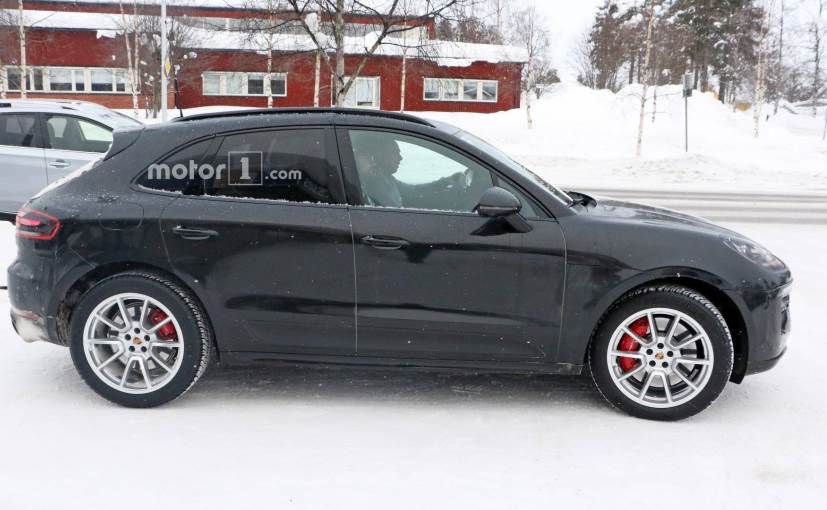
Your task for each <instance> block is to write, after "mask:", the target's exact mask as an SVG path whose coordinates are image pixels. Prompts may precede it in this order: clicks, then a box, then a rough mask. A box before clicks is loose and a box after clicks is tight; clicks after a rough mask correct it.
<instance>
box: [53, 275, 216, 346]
mask: <svg viewBox="0 0 827 510" xmlns="http://www.w3.org/2000/svg"><path fill="white" fill-rule="evenodd" d="M127 271H146V272H148V273H153V274H156V275H159V276H162V277H164V278H166V279H169V280H171V281H172V282H174V283H175V284H176V285H178V286H180V287H181V288H183V289H185V290H187V291H189V292H190V294H192V296H193V297H194V298H195V299H196V301H197V302H198V305H199V306H200V307H201V309H202V310H204V312H205V313H204V315H205V320H206V321H207V324H208V325H209V327H210V329H211V330H212V331H213V333H214V332H215V328H214V327H213V324H212V318H211V317H210V314H209V313H208V312H207V308H206V306H204V301H203V299H201V297H200V296H198V293H197V292H195V290H194V289H193V288H192V287H191V286H189V285H187V284H186V283H184V281H183V280H181V278H179V277H178V276H176V275H175V274H173V273H171V272H170V271H168V270H166V269H163V268H161V267H158V266H155V265H152V264H148V263H145V262H136V261H117V262H109V263H106V264H101V265H99V266H96V267H94V268H92V269H91V270H89V271H86V272H85V273H83V274H81V275H80V276H76V277H74V280H73V281H72V282H70V283H68V285H67V286H66V291H65V292H62V293H59V294H60V295H61V296H62V299H61V300H60V302H59V303H57V306H56V310H57V311H56V314H55V319H56V329H57V336H58V340H59V342H60V343H61V344H62V345H69V342H68V339H69V327H70V324H71V321H72V313H73V312H74V309H75V306H76V305H77V303H78V302H79V301H80V299H81V297H83V295H84V294H86V292H87V291H89V289H91V288H92V287H94V286H95V284H97V283H98V282H100V281H101V280H103V279H105V278H108V277H110V276H113V275H116V274H119V273H123V272H127ZM212 340H213V349H214V353H213V354H214V355H215V356H216V359H218V356H219V355H220V354H219V349H218V339H217V338H216V336H215V334H213V335H212Z"/></svg>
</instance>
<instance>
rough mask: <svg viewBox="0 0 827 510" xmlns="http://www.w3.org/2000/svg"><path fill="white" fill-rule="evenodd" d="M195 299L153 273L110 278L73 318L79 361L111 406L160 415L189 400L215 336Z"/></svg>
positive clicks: (88, 296)
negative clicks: (159, 409)
mask: <svg viewBox="0 0 827 510" xmlns="http://www.w3.org/2000/svg"><path fill="white" fill-rule="evenodd" d="M204 317H205V314H204V312H203V311H202V310H201V307H200V306H199V305H198V303H197V302H196V300H195V298H194V297H193V296H192V294H191V293H190V292H189V291H187V290H185V289H183V288H181V287H180V286H179V285H177V284H176V283H174V282H172V281H170V280H168V279H166V278H164V277H162V276H159V275H155V274H152V273H144V272H128V273H121V274H118V275H115V276H112V277H109V278H106V279H104V280H102V281H101V282H99V283H98V284H97V285H95V286H94V287H92V289H90V290H89V291H88V292H87V293H86V294H85V295H84V296H83V297H82V298H81V300H80V302H79V303H78V305H77V308H76V310H75V312H74V314H73V316H72V323H71V342H70V349H71V352H72V360H73V361H74V364H75V367H76V368H77V370H78V372H79V373H80V375H81V376H82V377H83V379H84V380H85V381H86V383H87V384H88V385H89V386H90V387H91V388H92V389H93V390H95V391H96V392H97V393H98V394H100V395H101V396H103V397H104V398H106V399H108V400H110V401H112V402H115V403H117V404H121V405H124V406H129V407H153V406H158V405H161V404H164V403H166V402H169V401H170V400H173V399H175V398H177V397H179V396H180V395H182V394H183V393H184V392H186V391H187V390H188V389H189V388H190V387H192V385H193V384H195V382H196V381H197V380H198V379H199V378H200V377H201V375H202V374H203V373H204V370H205V369H206V367H207V365H208V364H209V360H210V353H211V346H212V335H211V332H210V329H209V327H208V325H207V324H206V321H205V318H204Z"/></svg>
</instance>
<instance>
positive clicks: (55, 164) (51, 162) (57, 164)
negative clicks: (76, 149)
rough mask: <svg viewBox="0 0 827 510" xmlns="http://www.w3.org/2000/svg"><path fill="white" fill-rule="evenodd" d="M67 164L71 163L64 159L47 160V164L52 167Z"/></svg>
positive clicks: (62, 166) (63, 166)
mask: <svg viewBox="0 0 827 510" xmlns="http://www.w3.org/2000/svg"><path fill="white" fill-rule="evenodd" d="M69 165H71V163H67V162H66V161H63V160H62V159H57V160H55V161H50V162H49V166H50V167H52V168H66V167H68V166H69Z"/></svg>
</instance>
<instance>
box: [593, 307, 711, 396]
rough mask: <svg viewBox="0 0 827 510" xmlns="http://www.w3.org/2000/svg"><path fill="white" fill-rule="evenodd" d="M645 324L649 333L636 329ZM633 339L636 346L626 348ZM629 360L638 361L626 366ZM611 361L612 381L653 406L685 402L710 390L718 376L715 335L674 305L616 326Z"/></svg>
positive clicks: (638, 314)
mask: <svg viewBox="0 0 827 510" xmlns="http://www.w3.org/2000/svg"><path fill="white" fill-rule="evenodd" d="M640 326H645V328H646V330H647V331H646V334H645V335H641V334H638V333H636V332H635V331H634V329H638V330H640ZM624 339H625V340H624ZM630 340H631V341H632V342H633V343H634V344H637V345H636V347H635V348H633V349H629V348H626V349H624V348H622V347H621V343H622V342H625V343H626V344H628V343H630ZM623 358H626V359H627V360H634V365H633V366H627V367H626V368H624V367H623V366H621V359H623ZM606 362H607V363H608V366H609V374H610V375H611V377H612V381H613V382H614V383H615V385H616V386H617V387H618V388H619V389H620V391H622V392H623V393H624V394H625V395H626V396H627V397H629V398H631V399H632V400H633V401H635V402H637V403H639V404H642V405H644V406H647V407H656V408H666V407H675V406H679V405H682V404H685V403H686V402H688V401H690V400H692V399H693V398H695V397H696V396H697V395H698V394H699V393H700V392H701V391H702V390H703V389H704V387H705V386H706V384H707V383H708V382H709V379H710V377H711V376H712V368H713V363H714V352H713V349H712V342H711V341H710V340H709V335H707V333H706V331H704V329H703V328H702V327H701V325H700V324H698V322H697V321H695V320H694V319H693V318H692V317H690V316H689V315H687V314H685V313H683V312H679V311H678V310H672V309H670V308H650V309H647V310H642V311H640V312H637V313H635V314H634V315H631V316H629V317H628V318H626V319H625V320H624V321H623V322H621V323H620V325H619V326H618V327H617V329H615V332H614V333H613V334H612V338H611V340H610V342H609V348H608V350H607V352H606ZM626 364H627V365H629V361H627V362H626Z"/></svg>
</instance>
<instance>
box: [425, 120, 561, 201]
mask: <svg viewBox="0 0 827 510" xmlns="http://www.w3.org/2000/svg"><path fill="white" fill-rule="evenodd" d="M431 122H432V123H433V124H434V125H435V126H436V127H438V128H439V129H441V130H442V131H445V132H446V133H448V134H450V135H454V136H456V137H457V138H459V139H460V140H462V141H464V142H468V143H470V144H471V145H473V146H475V147H478V148H480V149H481V150H483V151H484V152H486V153H487V154H489V155H491V156H492V157H494V158H495V159H497V160H498V161H500V162H502V163H503V164H504V165H506V166H508V168H510V169H511V170H513V171H515V172H517V173H518V174H520V175H522V176H523V177H526V178H528V179H531V180H532V181H534V182H536V183H537V184H539V185H540V186H542V187H543V188H545V189H546V190H548V191H549V192H550V193H551V194H552V195H554V196H555V197H557V198H558V199H559V200H561V201H563V202H564V203H565V204H566V205H571V204H572V203H574V200H572V198H571V197H570V196H569V195H568V194H566V193H565V192H564V191H562V190H560V189H558V188H556V187H555V186H554V185H552V184H551V183H549V182H548V181H546V180H545V179H543V178H542V177H540V176H539V175H537V174H535V173H534V172H532V171H531V170H529V169H528V168H526V167H525V166H523V165H522V164H520V163H518V162H517V161H515V160H514V159H512V158H511V156H509V155H508V154H506V153H505V152H503V151H501V150H500V149H498V148H497V147H495V146H493V145H491V144H490V143H488V142H486V141H485V140H483V139H482V138H479V137H477V136H474V135H472V134H471V133H469V132H468V131H463V130H462V129H460V128H458V127H456V126H452V125H451V124H447V123H445V122H439V121H431Z"/></svg>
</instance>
